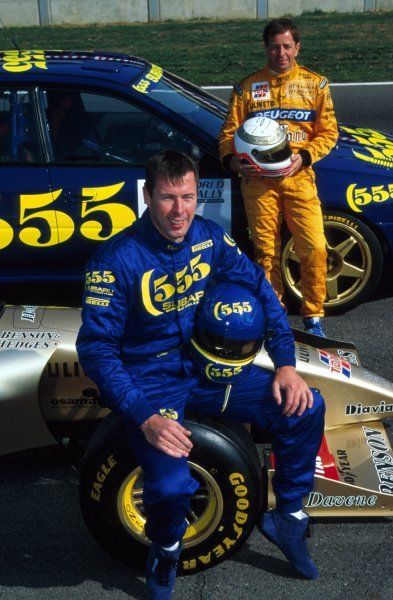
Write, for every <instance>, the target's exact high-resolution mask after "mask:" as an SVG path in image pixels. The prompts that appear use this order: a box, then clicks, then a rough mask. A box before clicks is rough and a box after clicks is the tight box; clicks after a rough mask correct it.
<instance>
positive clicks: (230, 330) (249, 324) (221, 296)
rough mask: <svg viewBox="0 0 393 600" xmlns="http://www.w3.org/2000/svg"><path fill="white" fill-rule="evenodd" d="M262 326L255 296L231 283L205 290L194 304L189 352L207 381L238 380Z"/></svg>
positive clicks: (255, 349)
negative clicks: (195, 306)
mask: <svg viewBox="0 0 393 600" xmlns="http://www.w3.org/2000/svg"><path fill="white" fill-rule="evenodd" d="M265 327H266V319H265V313H264V310H263V308H262V305H261V303H260V301H259V300H258V298H256V296H255V295H254V294H253V293H252V292H250V291H249V290H248V289H247V288H245V287H243V286H240V285H237V284H234V283H218V284H216V285H214V286H213V287H211V288H209V289H207V290H206V292H205V295H204V297H203V299H202V301H201V303H200V305H199V307H198V311H197V313H196V318H195V326H194V332H193V336H192V338H191V354H192V356H193V359H194V363H195V364H196V365H197V366H198V368H199V369H200V371H201V373H202V374H203V375H204V376H205V377H207V379H209V380H210V381H215V382H216V383H223V384H226V385H227V384H229V383H230V384H232V383H235V382H236V381H239V380H240V379H241V378H242V377H244V375H245V374H246V372H247V371H248V369H249V368H250V365H251V363H252V361H253V360H254V358H255V356H256V355H257V353H258V351H259V350H260V348H261V346H262V343H263V338H264V333H265Z"/></svg>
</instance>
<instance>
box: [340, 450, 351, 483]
mask: <svg viewBox="0 0 393 600" xmlns="http://www.w3.org/2000/svg"><path fill="white" fill-rule="evenodd" d="M337 459H338V469H337V470H338V472H339V473H340V475H341V478H342V479H343V481H345V483H350V484H354V483H355V477H356V475H355V473H353V472H352V470H351V465H350V463H349V460H348V454H347V451H346V450H337Z"/></svg>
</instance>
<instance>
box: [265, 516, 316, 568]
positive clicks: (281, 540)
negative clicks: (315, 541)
mask: <svg viewBox="0 0 393 600" xmlns="http://www.w3.org/2000/svg"><path fill="white" fill-rule="evenodd" d="M309 520H310V519H309V517H308V516H306V517H304V518H303V519H298V518H296V517H294V516H293V515H291V514H284V513H278V512H277V511H276V510H272V511H271V512H267V513H265V514H264V515H263V516H262V521H261V524H260V527H259V530H260V532H261V533H262V535H264V536H265V538H267V539H268V540H269V542H272V543H273V544H275V545H276V546H277V548H279V549H280V550H281V552H282V553H283V554H284V556H285V557H286V558H287V559H288V560H289V562H290V563H291V565H292V566H293V567H295V569H296V570H297V571H298V572H299V573H300V574H301V575H303V577H307V579H316V578H317V577H318V570H317V568H316V566H315V564H314V563H313V561H312V560H311V557H310V555H309V552H308V548H307V542H306V533H307V528H308V523H309Z"/></svg>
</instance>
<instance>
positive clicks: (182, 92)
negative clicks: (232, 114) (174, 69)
mask: <svg viewBox="0 0 393 600" xmlns="http://www.w3.org/2000/svg"><path fill="white" fill-rule="evenodd" d="M150 94H151V97H152V98H153V99H154V100H155V101H156V102H158V103H159V104H161V105H163V106H165V107H166V108H169V109H170V110H171V111H173V112H175V113H177V114H179V115H181V116H182V117H183V118H184V119H185V120H186V121H189V122H190V123H192V124H193V125H196V126H197V127H198V128H200V129H202V130H203V131H205V132H206V133H208V134H209V135H210V136H213V137H215V138H216V137H217V136H218V134H219V132H220V129H221V127H222V123H223V119H224V117H225V115H226V112H227V104H226V102H224V101H223V100H220V99H219V98H215V97H214V96H212V95H211V94H209V93H207V92H205V91H204V90H202V89H201V88H200V87H198V86H196V85H193V84H191V83H189V82H188V81H185V80H183V79H181V78H180V77H177V76H176V75H172V74H171V73H168V72H164V75H163V77H162V78H161V79H160V80H159V81H158V82H157V84H156V85H155V86H154V87H153V88H152V89H151V91H150Z"/></svg>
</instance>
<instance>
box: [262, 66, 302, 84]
mask: <svg viewBox="0 0 393 600" xmlns="http://www.w3.org/2000/svg"><path fill="white" fill-rule="evenodd" d="M298 73H299V65H298V64H297V62H296V61H295V63H294V65H293V67H292V69H291V70H290V71H287V72H286V73H276V72H275V71H272V70H271V69H270V67H268V65H266V66H265V67H263V69H262V75H263V76H264V77H266V79H268V80H269V81H270V82H271V83H272V84H273V85H274V84H276V85H281V84H282V83H286V82H287V81H291V80H292V79H295V78H296V77H297V76H298Z"/></svg>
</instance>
